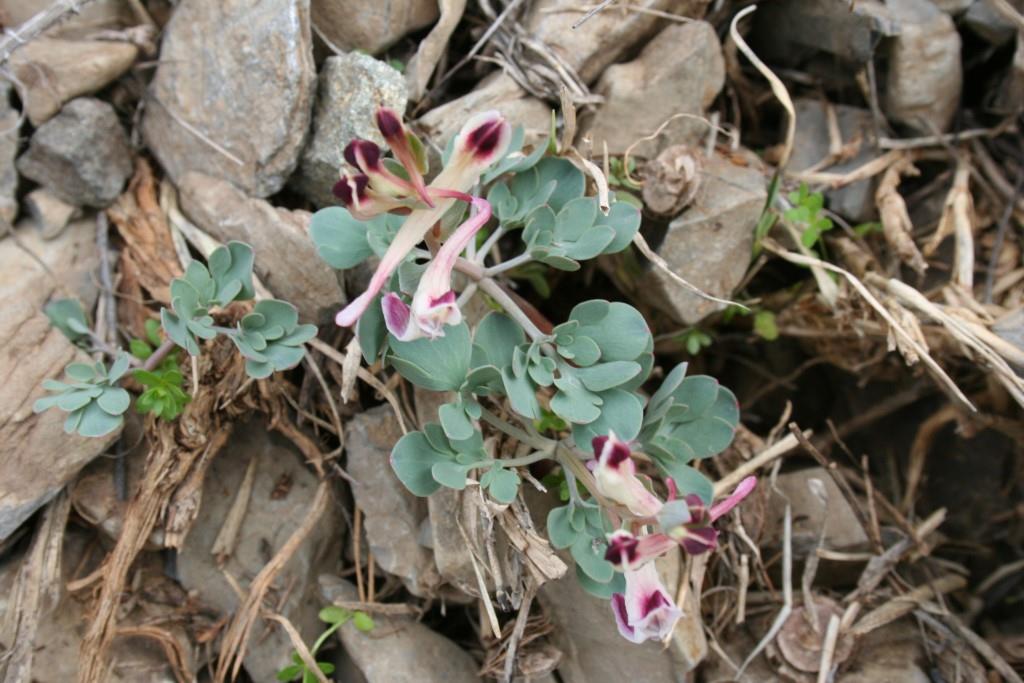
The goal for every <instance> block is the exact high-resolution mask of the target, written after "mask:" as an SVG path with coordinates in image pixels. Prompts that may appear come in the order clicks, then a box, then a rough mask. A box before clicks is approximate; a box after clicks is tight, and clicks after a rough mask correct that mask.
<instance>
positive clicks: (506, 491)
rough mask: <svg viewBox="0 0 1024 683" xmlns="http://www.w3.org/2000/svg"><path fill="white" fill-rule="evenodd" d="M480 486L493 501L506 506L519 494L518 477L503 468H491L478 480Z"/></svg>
mask: <svg viewBox="0 0 1024 683" xmlns="http://www.w3.org/2000/svg"><path fill="white" fill-rule="evenodd" d="M480 484H481V486H485V487H487V490H488V491H490V493H491V495H492V496H493V497H494V500H496V501H498V502H499V503H502V504H508V503H511V502H512V501H513V500H515V498H516V494H517V493H518V492H519V475H518V474H516V473H515V472H513V471H512V470H509V469H505V468H504V467H492V468H491V469H490V470H488V471H487V472H485V473H484V476H483V477H481V478H480Z"/></svg>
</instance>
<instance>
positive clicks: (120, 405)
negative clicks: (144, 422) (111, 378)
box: [96, 387, 131, 415]
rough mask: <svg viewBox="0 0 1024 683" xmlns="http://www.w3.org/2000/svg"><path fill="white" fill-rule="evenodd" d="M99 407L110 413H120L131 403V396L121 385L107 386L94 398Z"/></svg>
mask: <svg viewBox="0 0 1024 683" xmlns="http://www.w3.org/2000/svg"><path fill="white" fill-rule="evenodd" d="M96 403H97V404H99V407H100V408H102V409H103V410H104V412H107V413H109V414H111V415H120V414H122V413H123V412H124V411H126V410H128V406H130V405H131V396H130V395H129V394H128V392H127V391H125V390H124V389H122V388H121V387H107V388H106V389H104V390H103V393H102V394H100V397H99V398H97V399H96Z"/></svg>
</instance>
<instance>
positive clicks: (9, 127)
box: [0, 82, 18, 223]
mask: <svg viewBox="0 0 1024 683" xmlns="http://www.w3.org/2000/svg"><path fill="white" fill-rule="evenodd" d="M0 131H4V132H3V134H2V135H0V219H3V220H5V221H7V222H8V223H14V219H15V218H16V217H17V215H18V197H17V192H18V171H17V170H16V169H15V167H14V158H15V157H16V156H17V155H18V112H16V111H14V107H12V106H11V84H10V83H6V82H5V83H3V84H0Z"/></svg>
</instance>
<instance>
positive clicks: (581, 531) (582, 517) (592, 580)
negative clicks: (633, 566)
mask: <svg viewBox="0 0 1024 683" xmlns="http://www.w3.org/2000/svg"><path fill="white" fill-rule="evenodd" d="M547 529H548V539H549V540H550V541H551V545H552V546H554V547H555V548H558V549H559V550H562V549H565V548H568V549H569V554H570V555H571V556H572V559H573V562H575V564H576V578H577V579H578V580H579V582H580V585H582V586H583V588H584V589H586V590H587V591H588V592H589V593H592V594H593V595H596V596H597V597H599V598H604V599H606V600H607V599H608V598H610V597H611V595H612V593H621V592H622V591H623V590H625V579H624V578H623V576H622V574H621V573H620V572H617V571H615V568H614V567H613V566H612V564H611V563H610V562H608V561H607V560H606V559H604V554H605V551H606V550H607V549H608V543H607V541H606V540H605V539H606V537H607V534H608V533H610V532H611V531H612V525H611V524H610V523H609V522H608V519H607V518H606V517H605V516H604V513H603V512H602V511H601V508H600V507H598V506H597V505H596V504H595V503H593V502H586V501H577V500H573V501H570V503H569V504H568V505H563V506H561V507H556V508H554V509H552V510H551V512H549V513H548V519H547Z"/></svg>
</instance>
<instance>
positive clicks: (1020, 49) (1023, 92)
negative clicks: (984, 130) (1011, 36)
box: [992, 35, 1024, 116]
mask: <svg viewBox="0 0 1024 683" xmlns="http://www.w3.org/2000/svg"><path fill="white" fill-rule="evenodd" d="M1022 109H1024V36H1020V35H1018V36H1017V45H1016V47H1015V49H1014V51H1013V61H1012V62H1010V68H1009V70H1008V71H1007V72H1006V75H1005V76H1003V80H1002V83H1000V87H999V89H998V90H997V91H996V97H995V101H994V102H993V103H992V110H993V111H996V112H999V113H1001V114H1005V115H1008V116H1013V115H1016V114H1017V113H1019V112H1020V111H1021V110H1022Z"/></svg>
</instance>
